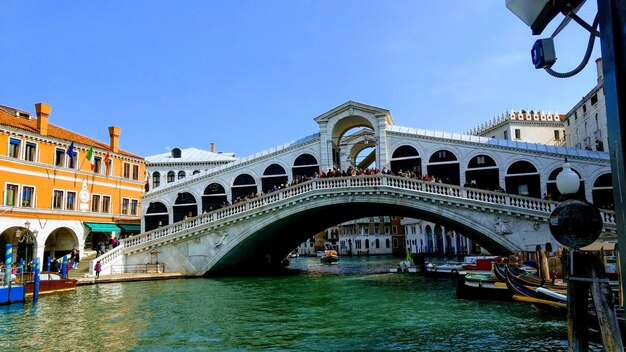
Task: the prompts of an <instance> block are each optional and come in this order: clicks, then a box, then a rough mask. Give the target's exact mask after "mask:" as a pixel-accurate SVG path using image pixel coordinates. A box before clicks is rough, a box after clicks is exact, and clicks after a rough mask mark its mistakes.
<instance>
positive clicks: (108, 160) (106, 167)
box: [104, 149, 111, 176]
mask: <svg viewBox="0 0 626 352" xmlns="http://www.w3.org/2000/svg"><path fill="white" fill-rule="evenodd" d="M110 166H111V151H110V150H108V149H107V155H105V156H104V174H105V175H106V176H109V167H110Z"/></svg>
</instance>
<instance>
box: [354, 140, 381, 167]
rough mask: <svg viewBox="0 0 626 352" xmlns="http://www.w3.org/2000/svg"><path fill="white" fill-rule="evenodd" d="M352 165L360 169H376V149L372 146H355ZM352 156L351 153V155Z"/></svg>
mask: <svg viewBox="0 0 626 352" xmlns="http://www.w3.org/2000/svg"><path fill="white" fill-rule="evenodd" d="M353 149H354V150H355V152H354V165H355V166H356V167H357V168H360V169H363V170H365V169H368V168H369V169H374V168H375V167H376V148H375V147H374V146H365V145H355V146H354V148H353ZM351 154H352V153H351Z"/></svg>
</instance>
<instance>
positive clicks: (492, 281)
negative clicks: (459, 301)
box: [456, 272, 513, 300]
mask: <svg viewBox="0 0 626 352" xmlns="http://www.w3.org/2000/svg"><path fill="white" fill-rule="evenodd" d="M456 295H457V297H459V298H466V299H487V300H510V299H511V296H512V295H513V292H511V290H509V288H508V287H507V285H506V283H505V282H502V281H499V280H498V279H496V278H495V277H494V276H492V275H491V274H477V273H470V272H468V273H467V274H465V276H463V277H459V281H458V284H457V287H456Z"/></svg>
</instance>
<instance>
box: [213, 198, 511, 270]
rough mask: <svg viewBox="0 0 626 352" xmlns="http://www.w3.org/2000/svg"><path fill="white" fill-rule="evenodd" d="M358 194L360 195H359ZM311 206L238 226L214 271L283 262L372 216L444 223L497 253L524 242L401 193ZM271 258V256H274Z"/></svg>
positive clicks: (318, 202) (291, 208)
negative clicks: (317, 237) (324, 235)
mask: <svg viewBox="0 0 626 352" xmlns="http://www.w3.org/2000/svg"><path fill="white" fill-rule="evenodd" d="M356 198H358V199H356ZM305 203H306V206H289V207H285V208H282V209H281V211H280V212H272V215H271V216H257V217H255V219H254V222H253V223H246V224H245V225H244V224H242V225H240V226H238V227H236V228H233V229H232V230H230V231H231V233H230V234H229V235H228V236H229V237H230V239H229V241H231V243H232V245H231V246H227V247H228V248H227V249H224V250H222V251H220V254H219V255H218V256H217V257H216V258H214V260H213V263H214V264H212V265H211V267H210V268H207V270H210V271H211V272H220V271H228V270H230V269H233V268H239V267H244V268H245V267H250V266H251V265H252V266H253V267H254V266H255V265H257V264H258V263H267V262H268V261H271V262H272V263H274V264H277V263H276V262H275V261H276V260H278V262H280V261H281V260H282V259H283V258H284V257H285V256H286V255H287V254H289V253H290V252H291V251H292V250H293V248H295V247H297V246H298V244H300V243H301V242H303V241H305V240H306V239H308V238H310V237H311V236H312V235H314V234H316V233H319V232H321V231H323V230H325V229H327V228H331V227H332V226H334V225H337V224H340V223H343V222H346V221H350V220H354V219H359V218H363V217H371V216H381V215H383V216H403V217H410V218H417V219H423V220H426V221H431V222H434V223H438V224H441V225H443V226H445V227H446V229H449V230H455V231H457V232H458V233H462V234H463V235H464V236H465V237H467V238H469V239H471V240H473V241H475V242H476V243H478V244H480V245H481V246H482V247H483V248H485V249H487V250H489V251H490V252H491V253H494V254H501V255H508V254H510V253H512V252H514V251H516V250H519V248H518V246H517V245H516V244H514V243H513V242H511V241H510V240H509V239H508V238H506V237H505V236H503V235H501V234H499V233H496V231H495V229H494V228H493V227H491V226H488V225H487V224H486V223H488V222H485V221H484V218H483V219H479V218H472V217H468V216H463V215H461V214H458V213H456V212H455V211H454V210H455V208H449V207H446V206H445V205H440V204H435V203H432V202H423V201H416V200H415V199H404V198H401V199H398V197H397V196H396V195H391V194H389V195H383V194H370V195H362V196H358V197H355V196H335V197H329V198H317V199H310V200H308V201H307V202H305ZM270 258H271V259H270Z"/></svg>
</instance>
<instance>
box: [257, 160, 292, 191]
mask: <svg viewBox="0 0 626 352" xmlns="http://www.w3.org/2000/svg"><path fill="white" fill-rule="evenodd" d="M287 180H288V177H287V172H286V171H285V168H283V167H282V166H280V165H278V164H272V165H270V166H268V167H266V168H265V171H263V177H261V189H262V190H263V193H269V192H272V191H275V190H278V189H280V188H281V187H284V186H286V185H287Z"/></svg>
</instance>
